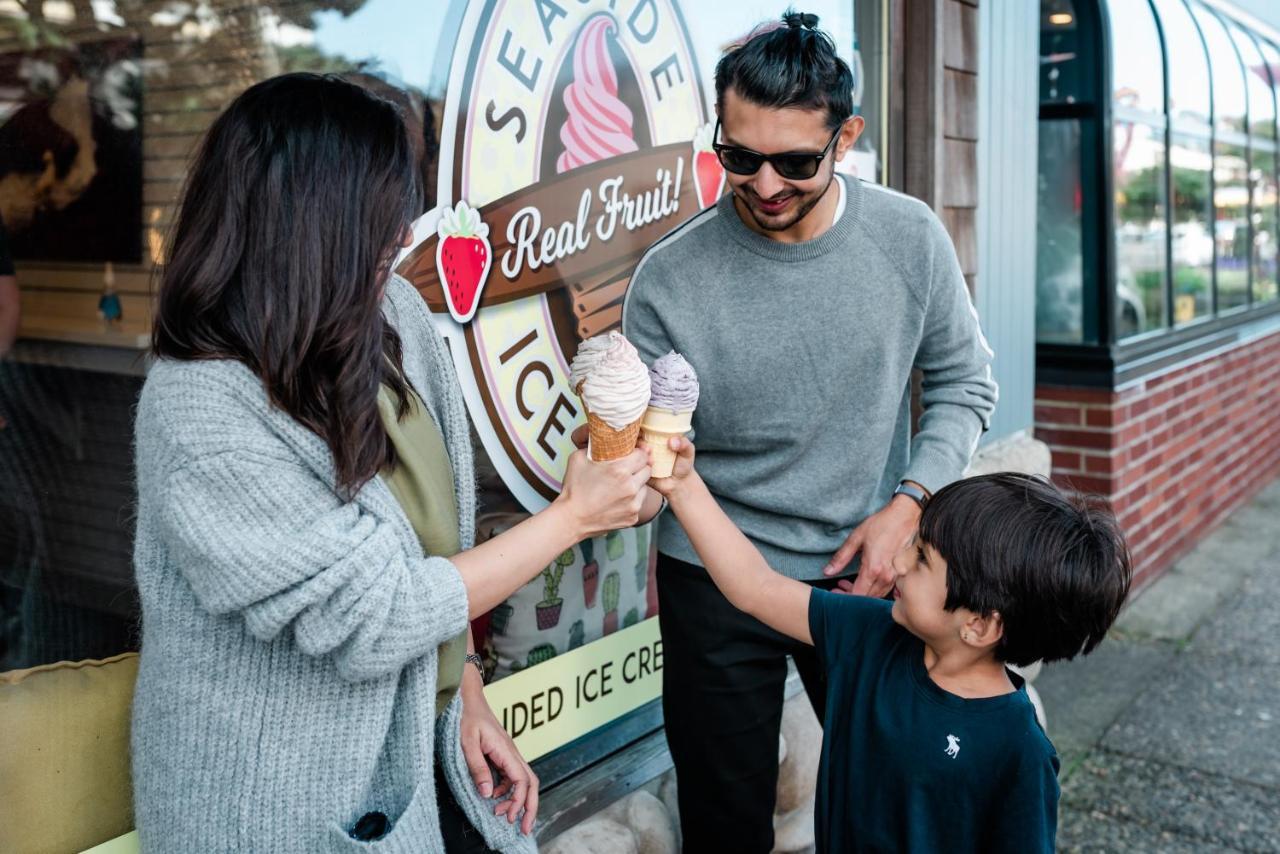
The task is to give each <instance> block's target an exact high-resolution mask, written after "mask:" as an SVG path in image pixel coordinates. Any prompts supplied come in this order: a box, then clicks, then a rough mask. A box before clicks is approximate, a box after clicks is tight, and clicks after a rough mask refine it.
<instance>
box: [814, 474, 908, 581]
mask: <svg viewBox="0 0 1280 854" xmlns="http://www.w3.org/2000/svg"><path fill="white" fill-rule="evenodd" d="M919 523H920V505H919V504H916V502H915V501H914V500H912V499H911V498H910V497H909V496H906V495H895V496H894V497H893V499H892V500H890V501H889V503H888V504H886V505H885V506H884V509H882V510H881V511H880V512H878V513H875V514H874V515H871V516H868V517H867V518H866V520H865V521H863V523H862V524H861V525H859V526H858V527H856V528H854V529H853V533H851V534H849V537H848V538H847V539H846V540H845V541H844V545H842V546H840V548H839V549H837V550H836V553H835V554H834V555H832V556H831V561H830V562H829V563H828V564H827V565H826V567H825V568H824V569H823V570H822V572H823V574H824V575H836V574H838V573H839V572H841V571H842V570H843V569H844V568H845V567H846V566H848V565H849V561H851V560H853V557H854V555H856V554H858V553H859V552H861V553H862V565H861V567H859V569H858V577H857V579H855V580H854V581H850V580H849V579H847V578H842V579H840V581H839V582H837V583H836V590H835V592H837V593H854V594H857V595H860V596H873V597H876V598H879V597H881V596H883V595H884V594H886V593H888V592H889V588H891V587H892V586H893V582H894V571H893V556H894V555H895V554H897V553H898V552H899V551H900V550H901V549H902V547H903V546H904V545H906V544H907V541H908V540H910V539H911V537H912V536H913V535H914V534H915V532H916V526H917V525H919Z"/></svg>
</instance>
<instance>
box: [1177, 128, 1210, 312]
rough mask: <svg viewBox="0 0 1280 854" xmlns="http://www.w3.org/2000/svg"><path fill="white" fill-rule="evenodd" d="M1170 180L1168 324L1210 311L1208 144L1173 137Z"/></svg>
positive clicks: (1202, 140) (1189, 137)
mask: <svg viewBox="0 0 1280 854" xmlns="http://www.w3.org/2000/svg"><path fill="white" fill-rule="evenodd" d="M1169 168H1170V170H1171V171H1172V179H1173V205H1172V210H1173V228H1172V233H1171V235H1170V237H1171V245H1172V250H1173V251H1172V260H1173V306H1172V308H1173V322H1174V323H1178V324H1181V323H1189V322H1191V321H1193V320H1197V319H1200V318H1204V317H1207V316H1209V315H1210V314H1211V313H1212V312H1213V205H1212V188H1213V184H1212V173H1213V158H1212V157H1211V156H1210V147H1209V140H1208V139H1207V138H1203V137H1199V136H1193V135H1190V134H1179V133H1174V134H1173V135H1172V136H1171V144H1170V147H1169Z"/></svg>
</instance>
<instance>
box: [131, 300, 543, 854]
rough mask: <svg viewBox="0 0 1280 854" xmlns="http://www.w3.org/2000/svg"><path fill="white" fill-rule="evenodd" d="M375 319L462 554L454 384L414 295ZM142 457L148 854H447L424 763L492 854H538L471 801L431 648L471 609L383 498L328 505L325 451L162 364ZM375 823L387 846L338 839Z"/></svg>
mask: <svg viewBox="0 0 1280 854" xmlns="http://www.w3.org/2000/svg"><path fill="white" fill-rule="evenodd" d="M384 310H385V313H386V315H387V318H388V319H389V320H390V322H391V323H392V324H393V325H394V326H395V327H396V329H397V330H398V331H399V333H400V337H401V341H402V343H403V346H404V368H405V372H406V374H407V375H408V378H409V380H410V381H411V382H412V383H413V386H414V388H415V389H416V390H417V391H418V393H419V394H420V395H421V396H422V399H423V401H424V403H425V404H426V406H427V408H428V410H430V412H431V415H432V417H433V418H434V419H435V421H436V423H437V424H439V425H440V429H441V432H442V433H443V434H444V437H445V443H446V446H447V448H448V451H449V457H450V459H451V461H452V463H453V471H454V487H455V492H456V494H455V498H456V500H457V503H458V522H459V528H460V530H459V539H460V541H461V543H462V548H463V549H467V548H470V547H471V545H472V542H473V540H474V533H475V482H474V474H473V472H474V467H473V461H472V453H471V445H470V434H469V433H468V428H467V419H466V410H465V409H464V407H463V402H462V394H461V391H460V390H459V388H458V383H457V379H456V378H455V375H454V373H453V367H452V363H451V362H450V360H449V355H448V352H447V351H446V349H445V344H444V341H443V340H441V338H440V337H439V335H438V334H437V333H436V332H435V330H434V329H433V328H432V326H431V322H430V319H429V318H428V317H427V312H426V307H425V306H424V305H423V303H422V300H421V298H419V296H418V294H417V292H415V291H414V289H413V287H412V286H411V285H410V284H409V283H408V282H406V281H404V280H403V279H401V278H399V277H393V278H392V280H391V282H390V283H389V284H388V286H387V299H386V303H385V309H384ZM136 438H137V465H138V523H137V539H136V547H135V549H134V563H135V567H136V570H137V577H138V591H139V594H140V596H141V599H142V661H141V666H140V669H139V673H138V684H137V688H136V690H135V694H134V700H133V745H132V746H133V791H134V813H135V817H136V820H137V823H138V832H139V835H140V836H141V842H142V850H143V851H237V852H256V851H270V852H279V854H293V852H297V854H319V852H346V851H351V852H356V851H379V852H420V851H442V850H443V848H444V843H443V841H442V839H441V834H440V824H439V816H438V815H437V810H436V802H437V792H436V787H435V775H434V772H433V768H432V766H433V763H434V762H437V761H438V762H439V763H440V764H441V766H442V767H443V769H444V776H445V778H446V780H447V781H448V783H449V787H450V789H451V790H452V791H453V793H454V796H455V797H456V798H457V799H458V802H459V803H460V804H461V805H462V808H463V811H464V812H465V813H466V815H467V817H468V819H469V820H470V821H471V822H472V824H474V825H475V826H476V827H477V828H478V829H479V830H480V831H481V833H482V834H483V835H484V838H485V841H486V842H487V844H488V845H489V846H490V847H492V848H496V849H498V850H500V851H504V852H532V851H534V850H535V845H534V842H533V840H532V839H531V838H530V837H527V836H522V835H521V834H520V833H519V831H518V825H517V826H514V827H513V826H512V825H510V824H508V823H507V821H506V820H505V819H502V818H499V817H496V816H494V814H493V807H494V805H495V804H496V803H497V801H495V800H492V799H488V800H486V799H484V798H481V797H480V795H479V794H478V793H477V791H476V787H475V784H474V783H473V782H472V781H471V777H470V775H469V774H468V772H467V769H466V764H465V762H464V760H463V756H462V750H461V745H460V741H459V722H460V715H461V701H460V700H459V699H458V698H457V697H455V698H454V700H453V702H452V703H450V704H449V707H448V708H447V709H446V710H445V712H444V713H443V714H442V715H440V716H439V717H438V718H437V717H436V714H435V702H436V649H437V647H438V646H439V645H440V643H441V642H442V641H444V640H446V639H448V638H451V637H454V636H455V635H457V634H458V633H459V632H461V631H463V630H464V629H465V628H466V627H467V592H466V588H465V587H464V586H463V583H462V577H461V576H460V575H459V574H458V570H457V569H456V567H454V565H453V564H452V563H451V562H450V561H449V560H447V559H445V558H443V557H432V556H426V555H424V554H423V553H422V546H421V544H420V542H419V540H418V536H417V534H415V533H414V531H413V527H412V526H411V525H410V524H409V521H408V519H406V518H405V515H404V512H403V511H402V510H401V509H400V505H399V504H398V503H397V502H396V499H395V497H394V496H393V495H392V494H391V491H390V490H389V489H388V487H387V484H386V482H385V481H384V480H383V479H382V478H381V477H375V478H374V479H373V480H371V481H369V483H367V484H366V485H365V486H364V487H363V488H362V489H361V490H360V491H359V492H358V493H357V494H356V496H355V499H354V500H353V501H343V500H342V499H341V498H339V497H338V494H337V492H336V490H335V488H334V480H335V478H334V468H333V457H332V455H331V454H330V453H329V449H328V447H327V446H326V445H325V444H324V442H323V441H321V439H320V438H319V437H318V436H317V435H315V434H314V433H312V432H311V431H309V430H308V429H307V428H305V427H303V426H302V425H301V424H299V423H298V422H297V421H294V420H293V419H292V418H290V417H289V416H288V415H286V414H285V413H283V412H281V411H280V410H279V409H276V408H274V407H272V406H271V405H270V404H269V403H268V401H267V396H266V393H265V392H264V390H263V386H262V382H261V381H260V380H259V379H258V378H257V377H256V376H255V375H254V374H252V373H251V372H250V371H249V369H248V368H246V367H244V366H243V365H241V364H240V363H238V362H232V361H203V362H176V361H170V360H161V361H159V362H158V363H157V364H156V365H155V367H154V368H153V369H152V370H151V372H150V375H149V376H148V377H147V382H146V385H145V386H144V387H143V390H142V399H141V401H140V402H139V404H138V419H137V425H136ZM372 811H379V812H382V813H385V814H386V815H387V816H388V817H389V818H391V819H392V821H393V822H394V824H393V826H392V829H391V831H390V833H388V834H387V835H386V836H385V837H383V838H382V839H381V840H379V841H378V842H375V843H363V842H356V841H355V840H352V839H350V838H349V837H348V834H347V831H348V830H349V829H350V828H351V826H352V825H353V824H355V822H356V821H357V820H358V819H359V818H360V817H361V816H362V815H364V814H365V813H367V812H372Z"/></svg>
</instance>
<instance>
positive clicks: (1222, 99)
mask: <svg viewBox="0 0 1280 854" xmlns="http://www.w3.org/2000/svg"><path fill="white" fill-rule="evenodd" d="M1074 5H1075V8H1074V9H1073V10H1072V17H1073V30H1072V32H1071V33H1069V34H1068V33H1067V32H1064V31H1060V30H1055V29H1054V27H1053V26H1051V25H1050V23H1049V13H1050V12H1051V11H1052V10H1053V9H1054V8H1055V4H1054V2H1053V0H1042V2H1041V11H1042V15H1041V17H1042V21H1041V26H1042V31H1041V64H1042V76H1041V105H1040V119H1041V121H1040V140H1041V151H1040V208H1039V217H1040V224H1039V225H1040V227H1039V229H1038V232H1039V236H1040V239H1039V245H1038V255H1037V258H1038V264H1037V270H1038V274H1039V279H1038V281H1037V297H1038V299H1039V300H1040V304H1039V305H1038V307H1037V342H1038V345H1037V365H1038V368H1037V370H1039V371H1042V372H1043V374H1042V376H1045V377H1053V378H1054V381H1061V382H1068V383H1075V382H1087V383H1090V384H1099V385H1102V384H1108V383H1116V382H1122V381H1126V380H1127V379H1130V378H1137V377H1140V376H1142V375H1143V373H1144V372H1147V371H1150V370H1154V369H1157V368H1159V367H1160V366H1162V365H1164V364H1167V363H1170V362H1171V361H1176V359H1177V358H1179V356H1178V354H1179V353H1180V352H1182V350H1183V348H1185V347H1187V346H1199V341H1200V339H1202V338H1203V339H1206V340H1208V339H1210V338H1216V337H1219V336H1231V335H1236V334H1238V333H1237V332H1236V330H1237V328H1238V327H1239V326H1240V325H1241V324H1242V323H1244V322H1245V321H1247V320H1252V319H1254V318H1255V317H1264V316H1266V317H1269V316H1271V315H1272V314H1274V313H1275V309H1276V308H1277V307H1278V306H1280V296H1278V295H1277V278H1278V272H1277V266H1278V265H1277V255H1278V253H1277V247H1280V232H1278V230H1277V229H1278V228H1280V215H1278V214H1280V191H1278V189H1277V171H1278V169H1280V164H1278V163H1277V158H1278V147H1277V132H1276V115H1277V100H1276V86H1277V83H1280V81H1277V80H1276V79H1275V76H1274V75H1276V73H1277V71H1278V70H1280V48H1278V47H1277V46H1276V45H1275V44H1274V43H1272V42H1271V41H1268V40H1264V39H1261V38H1259V37H1258V36H1257V34H1255V33H1251V32H1249V31H1248V29H1247V27H1246V26H1245V24H1243V23H1241V22H1239V21H1236V20H1234V19H1232V18H1231V17H1230V14H1229V12H1228V11H1227V10H1225V9H1223V8H1221V7H1219V6H1218V5H1217V4H1213V5H1210V4H1208V3H1205V2H1203V0H1109V2H1105V3H1104V2H1101V0H1095V2H1089V3H1084V2H1076V3H1075V4H1074ZM1068 40H1069V45H1070V54H1071V55H1072V56H1073V57H1080V56H1090V57H1091V58H1092V66H1091V67H1088V68H1087V67H1083V66H1079V65H1077V66H1074V67H1073V68H1072V71H1073V74H1074V77H1073V79H1075V80H1077V81H1083V82H1084V85H1083V86H1078V87H1077V88H1076V89H1075V90H1073V92H1072V93H1071V98H1072V99H1073V100H1072V101H1071V102H1070V103H1068V102H1065V101H1064V100H1062V99H1061V97H1060V96H1061V91H1060V90H1054V89H1052V88H1051V87H1049V86H1048V85H1047V81H1046V78H1045V76H1044V72H1043V67H1044V66H1045V65H1047V64H1052V63H1054V62H1058V61H1062V57H1065V56H1066V53H1065V52H1063V53H1062V55H1061V56H1055V52H1057V51H1058V48H1059V46H1061V45H1063V44H1064V43H1067V42H1068ZM1157 58H1158V59H1159V61H1153V59H1157ZM1139 60H1140V61H1139ZM1061 76H1062V75H1059V78H1061ZM1166 78H1167V79H1166ZM1157 86H1163V90H1164V91H1163V101H1161V100H1160V98H1158V97H1157V95H1156V91H1155V90H1156V88H1157ZM1092 121H1097V122H1098V128H1099V129H1098V131H1097V132H1096V133H1094V132H1093V131H1092V130H1091V124H1090V123H1091V122H1092ZM1073 123H1074V124H1073ZM1065 140H1071V144H1070V146H1068V145H1067V143H1066V142H1064V141H1065ZM1068 148H1070V149H1071V150H1069V151H1068V150H1067V149H1068ZM1077 148H1078V151H1077V150H1076V149H1077ZM1073 185H1074V186H1075V187H1078V190H1073V191H1072V192H1066V191H1065V188H1069V187H1072V186H1073ZM1094 211H1096V213H1093V212H1094ZM1091 214H1092V215H1091ZM1067 247H1069V248H1070V251H1066V248H1067ZM1077 247H1078V257H1079V258H1080V270H1079V272H1076V271H1075V269H1074V268H1073V267H1072V266H1071V265H1072V264H1073V263H1074V258H1075V257H1076V249H1077ZM1064 270H1065V271H1069V275H1065V274H1064ZM1062 282H1070V286H1069V287H1063V286H1062V285H1061V284H1060V283H1062ZM1076 289H1079V291H1080V293H1079V296H1078V297H1077V296H1076ZM1063 295H1066V297H1069V298H1064V296H1063Z"/></svg>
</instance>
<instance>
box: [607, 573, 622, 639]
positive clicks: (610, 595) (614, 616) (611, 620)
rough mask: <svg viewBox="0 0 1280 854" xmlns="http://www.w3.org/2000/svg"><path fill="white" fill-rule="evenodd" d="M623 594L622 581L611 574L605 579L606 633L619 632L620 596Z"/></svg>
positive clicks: (614, 574)
mask: <svg viewBox="0 0 1280 854" xmlns="http://www.w3.org/2000/svg"><path fill="white" fill-rule="evenodd" d="M621 592H622V579H621V578H619V577H618V573H616V572H611V573H609V574H608V575H606V576H605V577H604V633H605V634H606V635H607V634H611V633H613V632H616V631H617V630H618V595H619V594H620V593H621Z"/></svg>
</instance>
